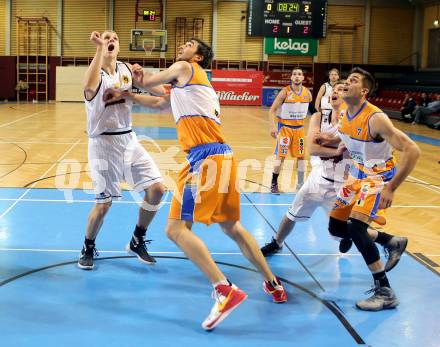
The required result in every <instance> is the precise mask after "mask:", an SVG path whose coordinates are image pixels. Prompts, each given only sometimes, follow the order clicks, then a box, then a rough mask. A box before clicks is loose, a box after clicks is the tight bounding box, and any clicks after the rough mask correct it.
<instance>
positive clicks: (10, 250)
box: [0, 189, 440, 347]
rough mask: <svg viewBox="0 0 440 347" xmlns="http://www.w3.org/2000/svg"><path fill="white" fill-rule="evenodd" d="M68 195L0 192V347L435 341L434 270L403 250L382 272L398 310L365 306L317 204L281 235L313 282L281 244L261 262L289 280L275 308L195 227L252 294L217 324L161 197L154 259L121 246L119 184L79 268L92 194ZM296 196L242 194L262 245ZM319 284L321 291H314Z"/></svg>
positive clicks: (354, 270) (133, 209)
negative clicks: (91, 257)
mask: <svg viewBox="0 0 440 347" xmlns="http://www.w3.org/2000/svg"><path fill="white" fill-rule="evenodd" d="M72 193H73V202H70V203H69V202H66V200H65V197H64V194H63V192H61V191H57V190H52V189H32V190H26V189H0V216H1V217H0V291H1V295H0V344H1V346H78V345H82V344H84V343H86V344H87V345H99V346H101V345H102V346H145V345H151V346H171V345H179V346H245V347H246V346H344V347H345V346H356V345H359V344H361V345H362V344H364V345H369V346H438V345H439V343H440V329H439V328H438V322H439V321H440V299H439V296H438V293H439V292H440V281H439V277H438V276H437V275H435V274H434V273H433V272H431V271H429V270H428V269H427V268H425V267H424V266H422V265H421V264H419V263H418V262H416V261H415V260H413V259H412V258H411V257H409V256H406V255H405V256H404V257H403V258H402V260H401V262H400V263H399V265H398V266H397V267H396V268H395V269H393V270H392V271H391V272H390V273H389V278H390V282H391V284H392V285H393V287H394V289H395V290H396V293H397V295H398V297H399V299H400V301H401V305H400V306H399V307H398V308H397V309H395V310H388V311H382V312H376V313H372V312H362V311H359V310H357V309H356V308H355V307H354V303H355V301H356V300H359V299H361V298H363V297H365V296H364V292H365V291H366V290H368V289H369V288H370V285H371V284H372V281H371V276H370V275H369V273H368V271H367V269H366V266H365V264H364V263H363V260H362V258H361V257H360V255H359V254H358V253H357V252H356V251H355V250H353V249H352V250H351V251H350V252H349V254H347V255H340V254H338V252H337V248H338V244H337V242H335V241H334V240H333V239H331V238H330V237H329V236H328V233H327V231H326V224H327V221H326V216H325V214H324V212H322V211H318V212H317V213H316V214H315V215H314V217H313V218H312V220H311V221H310V222H308V223H302V224H298V225H297V228H296V230H295V232H294V233H293V234H292V235H290V237H289V238H288V240H287V243H288V244H289V246H290V247H291V248H292V249H293V250H294V252H295V253H296V254H297V256H298V257H299V259H300V260H301V261H302V262H303V263H304V265H305V266H306V267H307V269H308V270H309V271H310V273H311V274H313V276H314V277H315V278H316V281H315V280H314V279H312V277H311V276H310V275H309V274H307V273H306V271H305V270H304V269H303V267H302V266H301V265H299V263H298V261H297V260H296V259H295V257H294V256H293V255H291V254H290V253H289V251H288V250H287V249H285V250H284V252H283V253H282V254H279V255H276V256H273V257H272V258H270V259H269V263H270V265H271V267H272V269H273V270H274V272H275V273H276V274H278V275H279V276H280V277H282V278H283V279H285V285H286V289H287V291H288V295H289V301H288V302H287V303H286V304H278V305H277V304H273V303H272V302H271V301H270V297H268V296H267V295H266V294H264V292H263V291H262V288H261V285H262V278H261V277H260V275H259V274H258V273H256V272H255V271H254V270H253V269H252V266H251V265H250V263H249V262H248V261H247V260H246V259H245V258H244V257H243V256H242V255H241V254H240V253H239V249H238V247H237V246H236V245H235V244H234V243H233V242H232V241H231V240H229V239H228V238H227V237H226V236H225V235H224V234H222V233H221V232H220V230H219V228H218V227H217V226H211V227H206V226H203V225H196V226H195V228H194V230H195V232H196V233H197V234H198V235H200V237H201V238H202V239H203V240H204V241H205V242H206V243H207V245H208V247H209V249H210V250H211V251H212V252H213V253H214V258H215V260H216V261H217V262H218V263H219V264H220V267H221V269H222V270H223V271H224V272H225V273H226V274H227V276H228V277H229V278H230V279H231V280H232V281H233V282H235V283H237V285H239V286H240V287H241V288H243V289H244V290H245V291H246V292H247V293H248V294H249V298H248V300H247V301H246V302H245V303H244V304H243V305H241V306H240V307H239V308H238V309H237V310H236V311H235V312H233V313H232V314H231V316H230V317H228V319H226V320H225V321H224V322H223V323H222V324H221V325H219V327H218V328H217V329H216V330H214V331H213V332H210V333H207V332H205V331H204V330H203V329H202V328H201V326H200V323H201V322H202V321H203V319H204V318H205V316H206V315H207V314H208V313H209V310H210V309H211V306H212V303H213V300H212V299H211V297H210V292H211V289H212V287H211V286H210V285H209V283H208V282H207V281H206V280H205V278H204V277H203V276H202V274H201V273H200V271H199V270H198V269H196V268H195V266H194V265H193V264H192V263H190V262H189V261H188V260H186V259H185V258H184V255H183V254H182V253H181V252H180V250H179V249H178V248H177V247H176V246H175V245H174V244H173V243H172V242H171V241H169V240H168V239H167V238H166V236H165V234H164V228H165V223H166V218H167V215H168V210H169V201H170V198H171V196H170V195H168V196H167V198H166V200H165V203H164V205H163V207H162V208H161V209H160V211H159V212H158V215H157V217H156V219H155V220H154V221H153V225H152V226H151V227H150V230H149V232H148V235H147V236H148V238H151V239H153V240H154V242H153V243H152V244H151V246H150V250H151V252H152V254H153V255H155V256H157V260H158V263H157V264H156V265H155V266H148V265H144V264H141V263H139V262H138V261H137V260H136V259H134V258H132V257H129V256H128V255H127V254H126V253H125V252H124V251H123V249H124V246H125V244H126V243H127V242H128V240H129V238H130V236H131V232H132V230H133V227H134V223H135V221H136V218H137V209H138V207H137V205H136V203H135V201H134V200H135V199H136V196H133V195H132V194H130V193H129V192H124V196H123V200H122V201H120V202H115V203H114V204H113V206H112V208H111V210H110V212H109V214H108V217H107V219H106V221H105V223H104V226H103V229H102V230H101V233H100V235H99V236H98V239H97V248H98V250H99V251H100V257H99V258H98V259H99V260H98V261H97V262H96V264H97V266H96V268H95V269H94V270H93V271H83V270H80V269H78V268H77V267H76V260H77V257H78V253H79V250H80V248H81V246H82V242H83V238H84V228H85V225H86V219H87V215H88V212H89V210H90V208H91V207H92V204H93V195H91V194H87V192H84V191H80V190H75V191H73V192H72ZM293 197H294V195H292V194H282V195H270V194H257V193H255V194H246V195H244V194H243V195H242V197H241V202H242V206H241V208H242V222H243V224H244V226H245V227H246V228H247V229H248V230H249V231H251V232H252V233H253V234H254V236H255V237H256V239H257V241H258V242H259V244H260V245H263V244H264V243H265V242H267V241H269V240H270V238H271V236H272V234H273V232H272V230H271V228H272V227H274V228H277V227H278V223H279V221H280V219H281V217H282V216H283V214H284V212H285V210H286V209H287V207H288V205H289V204H290V202H291V200H292V198H293ZM321 287H322V288H323V289H321Z"/></svg>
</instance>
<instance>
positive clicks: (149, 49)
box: [142, 39, 155, 57]
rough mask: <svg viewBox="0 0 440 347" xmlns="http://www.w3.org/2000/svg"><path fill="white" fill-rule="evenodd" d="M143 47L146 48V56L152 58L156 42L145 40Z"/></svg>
mask: <svg viewBox="0 0 440 347" xmlns="http://www.w3.org/2000/svg"><path fill="white" fill-rule="evenodd" d="M142 46H143V48H144V51H145V55H146V56H148V57H149V56H151V53H152V52H153V49H154V46H155V42H154V40H151V39H145V40H143V41H142Z"/></svg>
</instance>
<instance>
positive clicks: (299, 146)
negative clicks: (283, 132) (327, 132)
mask: <svg viewBox="0 0 440 347" xmlns="http://www.w3.org/2000/svg"><path fill="white" fill-rule="evenodd" d="M298 148H299V149H298V152H299V154H304V138H302V137H300V139H299V140H298Z"/></svg>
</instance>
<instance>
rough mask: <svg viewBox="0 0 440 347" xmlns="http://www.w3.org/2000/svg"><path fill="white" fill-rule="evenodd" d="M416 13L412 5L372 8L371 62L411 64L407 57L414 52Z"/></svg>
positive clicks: (369, 59)
mask: <svg viewBox="0 0 440 347" xmlns="http://www.w3.org/2000/svg"><path fill="white" fill-rule="evenodd" d="M414 14H415V11H414V9H413V8H411V7H408V8H406V7H405V8H403V7H373V8H372V9H371V23H370V49H369V55H368V63H369V64H389V65H397V64H401V65H410V64H411V58H410V57H409V58H408V59H405V58H406V57H408V56H409V55H411V53H412V40H413V23H414ZM403 59H405V60H404V61H402V60H403Z"/></svg>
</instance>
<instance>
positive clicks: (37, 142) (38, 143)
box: [0, 141, 88, 145]
mask: <svg viewBox="0 0 440 347" xmlns="http://www.w3.org/2000/svg"><path fill="white" fill-rule="evenodd" d="M0 143H5V144H10V143H17V144H26V145H74V144H77V145H87V144H88V143H87V142H80V143H76V142H48V141H0Z"/></svg>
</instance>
